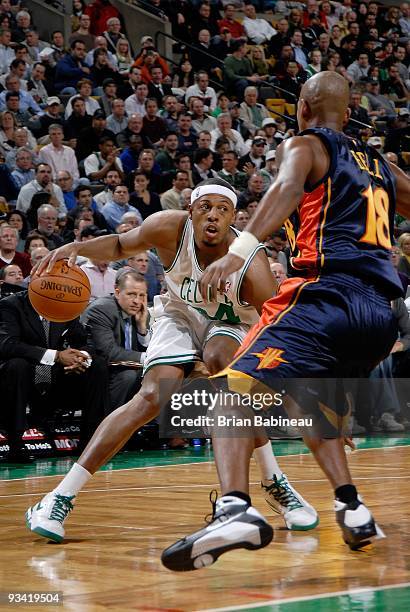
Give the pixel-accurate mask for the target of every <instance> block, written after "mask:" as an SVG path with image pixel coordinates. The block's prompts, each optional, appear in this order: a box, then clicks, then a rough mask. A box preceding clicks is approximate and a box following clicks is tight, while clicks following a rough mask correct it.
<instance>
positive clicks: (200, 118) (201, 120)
mask: <svg viewBox="0 0 410 612" xmlns="http://www.w3.org/2000/svg"><path fill="white" fill-rule="evenodd" d="M192 112H193V115H192V127H193V128H194V130H195V132H196V133H197V134H199V132H202V131H203V130H207V131H208V132H211V131H212V130H214V129H215V128H216V119H215V117H211V116H210V115H208V114H207V113H205V105H204V102H203V100H201V98H196V99H194V100H193V102H192Z"/></svg>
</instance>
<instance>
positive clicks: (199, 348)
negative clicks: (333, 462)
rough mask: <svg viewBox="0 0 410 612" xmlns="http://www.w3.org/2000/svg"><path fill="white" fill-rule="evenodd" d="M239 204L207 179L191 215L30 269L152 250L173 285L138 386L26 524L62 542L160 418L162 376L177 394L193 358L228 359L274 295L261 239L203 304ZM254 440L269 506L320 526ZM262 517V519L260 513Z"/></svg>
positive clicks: (159, 307)
mask: <svg viewBox="0 0 410 612" xmlns="http://www.w3.org/2000/svg"><path fill="white" fill-rule="evenodd" d="M236 202H237V197H236V194H235V192H234V191H233V190H232V188H231V187H230V185H229V184H228V183H227V182H226V181H223V180H222V179H218V178H216V179H208V180H206V181H203V182H202V183H201V184H200V185H198V186H197V187H196V188H195V189H194V191H193V192H192V196H191V209H190V211H189V212H187V211H164V212H159V213H156V214H154V215H151V216H150V217H148V218H147V219H146V220H145V221H144V223H143V224H142V225H141V226H140V227H138V228H136V229H134V230H131V231H130V232H127V233H126V234H121V235H117V234H115V235H110V236H104V237H100V238H96V239H93V240H90V241H87V242H81V243H71V244H68V245H64V246H63V247H60V248H59V249H56V250H55V251H53V252H52V253H50V254H49V255H48V256H47V257H46V258H45V259H44V260H43V261H42V262H41V264H40V265H39V266H38V267H37V269H35V270H34V271H33V273H37V274H41V273H42V272H43V271H44V270H46V269H51V268H52V266H53V265H54V263H55V262H56V261H57V260H58V259H63V258H69V264H70V265H72V264H74V263H75V261H76V258H77V257H78V256H79V255H81V256H83V257H88V258H91V259H102V260H105V261H115V260H119V259H127V258H128V257H131V256H132V255H134V254H135V253H137V252H139V251H142V250H146V249H150V248H155V249H156V251H157V252H158V254H159V256H160V258H161V260H162V262H163V264H164V267H165V269H166V280H167V286H168V293H167V294H166V295H161V296H156V297H155V300H154V324H153V335H152V339H151V342H150V344H149V347H148V349H147V353H146V357H145V361H144V379H143V383H142V386H141V389H140V391H139V392H138V393H137V395H136V396H135V397H134V398H132V399H131V400H130V401H129V402H128V403H127V404H125V405H124V406H121V407H120V408H118V409H117V410H115V411H114V412H112V413H111V414H110V415H109V416H107V417H106V418H105V420H104V421H103V422H102V423H101V424H100V425H99V427H98V429H97V430H96V432H95V434H94V436H93V437H92V439H91V440H90V442H89V444H88V446H87V447H86V449H85V450H84V452H83V453H82V455H81V457H80V458H79V460H78V462H77V463H76V464H74V465H73V467H72V468H71V470H70V471H69V473H68V474H67V475H66V476H65V478H64V479H63V480H62V482H61V483H60V484H59V485H57V487H56V488H55V489H54V490H53V491H52V492H50V493H48V494H47V495H46V496H45V497H44V498H43V499H42V500H41V502H40V503H38V504H35V505H34V506H33V507H31V508H29V510H28V511H27V514H26V520H27V525H28V527H29V528H30V529H31V530H32V531H33V532H35V533H37V534H39V535H42V536H44V537H46V538H48V539H51V540H54V541H55V542H61V541H62V540H63V538H64V533H65V531H64V526H63V524H64V521H65V519H66V518H67V516H68V514H69V512H70V511H71V510H72V509H73V503H74V499H75V497H76V496H77V494H78V492H79V491H80V490H81V489H82V488H83V486H84V485H85V484H86V482H87V481H88V480H89V479H90V478H91V476H92V474H94V472H95V471H96V470H98V469H99V468H100V467H101V466H102V465H103V464H104V463H106V462H107V461H108V460H109V459H110V458H111V457H112V456H113V455H115V453H117V452H118V451H119V450H120V449H121V448H122V447H123V446H124V444H125V443H126V442H127V440H128V439H129V438H130V437H131V435H132V434H133V433H134V432H135V431H136V430H137V429H139V428H140V427H142V426H143V425H144V424H145V423H147V422H149V421H151V420H152V419H153V418H155V417H156V416H157V415H158V413H159V385H160V381H161V380H162V381H163V380H166V381H167V383H169V384H167V392H169V393H170V394H171V393H174V392H176V391H178V390H179V388H180V386H181V384H182V382H183V380H184V374H185V373H186V369H187V368H189V366H191V367H192V364H193V363H194V362H195V361H198V360H202V361H203V362H204V363H205V366H206V367H207V369H208V371H209V372H210V373H211V374H213V373H216V372H218V371H220V370H221V369H223V368H224V367H226V365H227V364H228V363H229V362H230V360H231V359H232V357H233V355H234V353H235V352H236V350H237V349H238V347H239V345H240V343H241V341H242V340H243V338H244V337H245V335H246V333H247V331H248V329H249V327H250V326H251V325H252V324H253V323H255V322H256V321H257V320H258V312H259V311H260V309H261V307H262V304H263V303H264V302H265V301H266V300H267V299H269V298H270V297H271V296H272V295H273V293H274V291H275V281H274V279H273V277H272V274H271V272H270V268H269V263H268V259H267V257H266V255H265V253H264V251H263V249H262V245H258V246H257V247H256V248H255V249H254V250H253V252H252V253H251V254H250V255H249V257H248V258H247V259H246V261H245V262H244V265H243V266H242V267H241V269H240V270H238V272H235V274H233V275H231V276H230V277H229V278H228V282H227V283H226V290H225V293H224V294H223V295H222V296H221V297H220V298H219V301H218V302H217V303H207V302H204V301H203V299H202V297H201V294H200V292H199V281H200V278H201V276H202V274H203V270H205V268H206V267H207V266H208V265H209V264H210V263H212V262H213V261H215V260H217V259H218V258H220V257H222V256H223V255H225V254H226V253H227V252H228V248H229V245H230V244H231V243H232V242H233V240H234V239H235V237H236V236H237V235H238V232H237V230H235V229H233V228H232V227H231V226H232V224H233V222H234V216H235V207H236ZM161 399H162V400H163V398H161ZM255 446H256V448H255V458H256V460H257V462H258V465H259V466H260V469H261V477H262V483H261V485H262V488H263V490H264V493H265V497H266V500H267V502H268V504H269V505H270V506H271V508H272V509H273V510H274V511H276V512H278V513H280V514H282V516H283V518H284V520H285V523H286V525H287V527H288V528H289V529H295V530H308V529H312V528H314V527H315V526H316V525H317V524H318V516H317V513H316V511H315V509H314V508H313V507H312V506H311V505H310V504H308V503H307V502H306V501H305V500H304V499H303V498H302V497H301V496H300V495H299V494H298V493H297V492H296V491H295V489H294V488H293V487H292V486H291V485H290V484H289V482H288V480H287V478H286V475H285V474H283V473H282V472H281V470H280V468H279V466H278V464H277V462H276V459H275V457H274V455H273V452H272V447H271V444H270V442H269V440H268V438H267V437H266V436H265V437H264V438H261V439H258V440H256V442H255ZM260 516H261V515H260ZM261 520H263V521H264V523H265V520H264V519H263V518H262V516H261ZM266 525H267V528H268V529H270V530H271V528H270V526H269V525H268V524H267V523H266Z"/></svg>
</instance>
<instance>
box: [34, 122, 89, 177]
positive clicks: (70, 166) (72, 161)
mask: <svg viewBox="0 0 410 612" xmlns="http://www.w3.org/2000/svg"><path fill="white" fill-rule="evenodd" d="M48 135H49V137H50V144H48V145H45V146H44V147H42V149H41V150H40V153H39V158H40V161H42V162H44V163H46V164H48V165H49V166H50V167H51V169H52V172H53V180H56V179H57V177H58V173H59V172H61V171H63V170H65V171H66V172H69V173H70V174H71V176H72V178H73V179H74V186H76V184H77V183H78V181H79V178H80V173H79V171H78V164H77V158H76V156H75V153H74V150H73V149H72V148H71V147H67V146H66V145H63V140H64V132H63V128H62V127H61V125H59V124H58V123H52V124H51V125H50V127H49V128H48Z"/></svg>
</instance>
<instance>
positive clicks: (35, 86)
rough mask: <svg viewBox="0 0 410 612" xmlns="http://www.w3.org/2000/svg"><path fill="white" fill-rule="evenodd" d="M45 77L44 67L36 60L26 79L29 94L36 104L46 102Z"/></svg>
mask: <svg viewBox="0 0 410 612" xmlns="http://www.w3.org/2000/svg"><path fill="white" fill-rule="evenodd" d="M45 79H46V67H45V66H44V64H41V63H40V62H36V63H35V64H34V66H33V69H32V71H31V76H30V78H29V80H28V85H29V89H30V94H31V95H32V96H33V98H34V100H35V101H36V102H37V104H43V105H44V104H47V99H48V92H47V89H46V88H45V87H44V81H45Z"/></svg>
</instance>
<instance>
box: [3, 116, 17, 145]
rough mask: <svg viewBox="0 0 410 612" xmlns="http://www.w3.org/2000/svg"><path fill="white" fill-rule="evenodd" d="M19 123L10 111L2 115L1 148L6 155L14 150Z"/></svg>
mask: <svg viewBox="0 0 410 612" xmlns="http://www.w3.org/2000/svg"><path fill="white" fill-rule="evenodd" d="M16 128H17V121H16V119H15V117H14V115H13V113H11V112H10V111H3V112H2V113H0V147H1V148H2V149H3V151H4V152H5V153H8V152H9V151H11V150H12V149H13V148H14V131H15V129H16Z"/></svg>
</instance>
